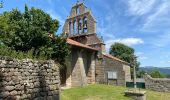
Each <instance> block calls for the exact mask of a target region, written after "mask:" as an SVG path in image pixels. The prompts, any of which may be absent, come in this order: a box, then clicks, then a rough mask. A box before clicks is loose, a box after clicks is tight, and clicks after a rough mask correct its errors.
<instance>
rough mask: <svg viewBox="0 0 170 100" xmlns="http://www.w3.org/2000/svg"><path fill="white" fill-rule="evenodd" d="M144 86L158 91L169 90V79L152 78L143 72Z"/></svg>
mask: <svg viewBox="0 0 170 100" xmlns="http://www.w3.org/2000/svg"><path fill="white" fill-rule="evenodd" d="M144 79H145V87H146V89H151V90H154V91H159V92H170V79H168V78H152V77H151V76H150V75H148V74H145V75H144Z"/></svg>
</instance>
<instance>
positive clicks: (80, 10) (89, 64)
mask: <svg viewBox="0 0 170 100" xmlns="http://www.w3.org/2000/svg"><path fill="white" fill-rule="evenodd" d="M96 24H97V22H96V19H95V18H94V17H93V15H92V12H91V11H90V10H89V9H88V8H87V7H86V6H85V5H84V3H76V4H75V5H73V7H72V8H71V12H70V15H69V16H68V17H67V19H66V21H65V24H64V27H63V33H64V35H65V36H67V37H68V39H67V43H68V44H69V45H70V46H71V54H70V56H69V57H68V58H67V60H66V65H67V67H66V69H65V71H63V74H62V76H61V77H62V80H61V82H62V84H64V85H66V86H67V87H76V86H84V85H87V84H94V83H102V84H110V85H119V86H125V85H126V81H130V80H131V75H130V66H129V64H128V63H127V62H125V61H122V60H120V59H118V58H116V57H113V56H112V55H110V54H107V53H106V52H105V43H104V41H103V39H102V38H99V37H98V36H97V32H96Z"/></svg>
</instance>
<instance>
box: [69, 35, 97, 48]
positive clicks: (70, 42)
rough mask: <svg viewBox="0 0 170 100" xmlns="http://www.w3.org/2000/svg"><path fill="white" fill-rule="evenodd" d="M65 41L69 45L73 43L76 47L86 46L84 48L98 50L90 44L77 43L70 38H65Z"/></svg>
mask: <svg viewBox="0 0 170 100" xmlns="http://www.w3.org/2000/svg"><path fill="white" fill-rule="evenodd" d="M67 43H68V44H70V45H73V46H77V47H81V48H86V49H90V50H94V51H98V50H97V49H94V48H92V47H90V46H87V45H84V44H82V43H79V42H77V41H74V40H72V39H69V38H68V39H67Z"/></svg>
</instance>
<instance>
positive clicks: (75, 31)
mask: <svg viewBox="0 0 170 100" xmlns="http://www.w3.org/2000/svg"><path fill="white" fill-rule="evenodd" d="M73 30H74V33H73V34H76V33H77V23H76V20H75V21H74V22H73Z"/></svg>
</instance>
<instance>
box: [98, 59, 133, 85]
mask: <svg viewBox="0 0 170 100" xmlns="http://www.w3.org/2000/svg"><path fill="white" fill-rule="evenodd" d="M110 71H111V72H116V73H117V79H108V78H107V74H108V72H110ZM129 80H131V77H130V67H129V66H128V65H125V64H123V63H121V62H119V61H116V60H114V59H110V58H107V57H103V59H102V60H98V61H97V63H96V82H97V83H104V84H109V85H119V86H126V81H129Z"/></svg>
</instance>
